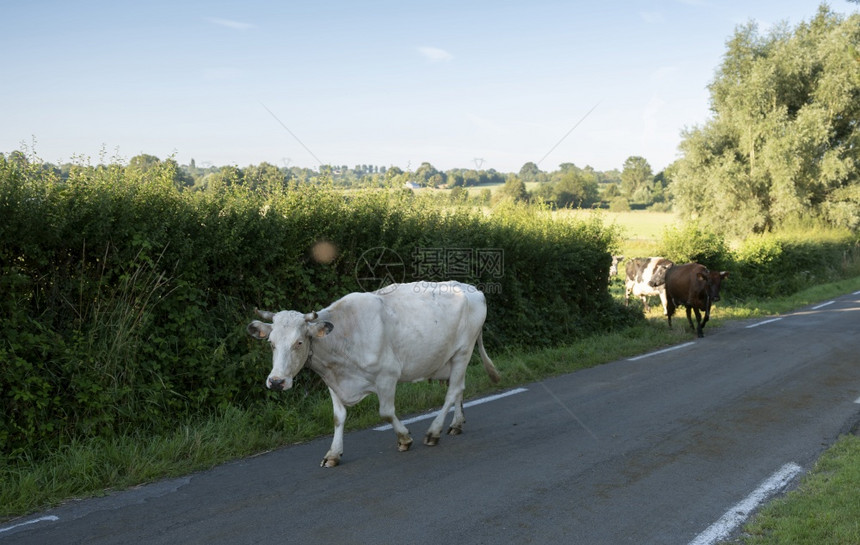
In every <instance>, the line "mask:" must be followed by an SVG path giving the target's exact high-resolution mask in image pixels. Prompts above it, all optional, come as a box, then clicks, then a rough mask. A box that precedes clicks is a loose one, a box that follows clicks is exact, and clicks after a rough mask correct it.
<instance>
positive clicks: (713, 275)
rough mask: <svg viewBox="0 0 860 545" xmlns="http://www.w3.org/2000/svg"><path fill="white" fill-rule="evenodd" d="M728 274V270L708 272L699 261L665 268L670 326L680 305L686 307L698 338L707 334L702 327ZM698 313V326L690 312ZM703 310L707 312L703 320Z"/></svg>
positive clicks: (717, 298) (708, 317)
mask: <svg viewBox="0 0 860 545" xmlns="http://www.w3.org/2000/svg"><path fill="white" fill-rule="evenodd" d="M728 275H729V273H728V272H727V271H721V272H717V271H709V270H708V268H707V267H705V266H704V265H701V264H699V263H685V264H684V265H675V266H674V267H671V268H670V269H668V270H667V271H666V299H667V308H666V311H667V312H666V316H667V317H668V319H669V327H672V316H673V315H674V314H675V308H677V306H678V305H684V306H685V307H687V321H688V322H690V327H691V328H693V329H695V330H696V333H697V334H698V336H699V337H704V336H705V335H704V333H702V329H703V328H704V327H705V324H706V323H708V320H709V319H710V318H711V305H712V304H713V303H715V302H717V301H719V300H720V286H721V284H722V281H723V278H726V277H727V276H728ZM691 311H695V312H696V325H693V318H692V317H691V316H690V312H691ZM701 312H704V313H705V316H704V319H703V318H702V315H701Z"/></svg>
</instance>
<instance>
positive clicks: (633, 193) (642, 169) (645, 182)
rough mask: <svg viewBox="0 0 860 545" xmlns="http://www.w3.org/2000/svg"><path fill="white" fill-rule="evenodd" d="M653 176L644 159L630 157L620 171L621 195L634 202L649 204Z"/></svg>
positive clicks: (649, 166)
mask: <svg viewBox="0 0 860 545" xmlns="http://www.w3.org/2000/svg"><path fill="white" fill-rule="evenodd" d="M653 183H654V174H653V173H652V172H651V165H649V164H648V161H646V160H645V158H644V157H638V156H632V157H628V158H627V160H626V161H624V168H623V169H622V171H621V194H622V195H624V196H625V197H627V198H628V199H631V200H633V201H634V202H641V203H645V204H650V202H651V191H652V185H653Z"/></svg>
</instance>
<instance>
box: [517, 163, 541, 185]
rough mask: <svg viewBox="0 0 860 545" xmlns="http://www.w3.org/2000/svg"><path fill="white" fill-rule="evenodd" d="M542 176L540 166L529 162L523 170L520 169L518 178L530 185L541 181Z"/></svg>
mask: <svg viewBox="0 0 860 545" xmlns="http://www.w3.org/2000/svg"><path fill="white" fill-rule="evenodd" d="M541 174H542V173H541V171H540V169H539V168H538V166H537V165H536V164H535V163H533V162H531V161H529V162H528V163H526V164H524V165H523V166H522V168H520V172H519V174H518V176H519V178H520V180H522V181H523V182H525V183H528V182H538V181H540V180H539V178H540V175H541Z"/></svg>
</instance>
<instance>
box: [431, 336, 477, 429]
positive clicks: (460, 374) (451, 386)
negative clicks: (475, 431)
mask: <svg viewBox="0 0 860 545" xmlns="http://www.w3.org/2000/svg"><path fill="white" fill-rule="evenodd" d="M471 357H472V351H471V350H470V351H469V352H468V354H465V357H464V354H460V355H459V356H454V360H455V361H454V363H453V364H452V365H451V376H450V378H449V380H448V393H447V394H445V403H444V404H443V405H442V409H440V410H439V414H437V415H436V418H434V419H433V422H432V423H431V424H430V427H429V428H427V434H426V435H425V436H424V444H425V445H429V446H434V445H436V444H437V443H438V442H439V437H441V435H442V425H443V424H444V423H445V416H447V414H448V411H449V410H451V407H455V406H456V408H455V414H454V420H453V421H452V422H451V428H454V427H457V428H458V429H459V430H460V432H462V431H463V422H465V421H466V419H465V417H464V415H463V408H462V406H460V405H461V404H462V402H463V390H464V389H465V386H466V366H467V365H468V363H469V358H471ZM458 409H459V421H458V415H457V414H456V412H457V410H458ZM456 433H458V432H454V434H452V435H456Z"/></svg>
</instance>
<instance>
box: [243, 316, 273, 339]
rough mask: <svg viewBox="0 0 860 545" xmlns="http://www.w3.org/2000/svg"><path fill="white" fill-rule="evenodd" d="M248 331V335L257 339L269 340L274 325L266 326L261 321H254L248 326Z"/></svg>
mask: <svg viewBox="0 0 860 545" xmlns="http://www.w3.org/2000/svg"><path fill="white" fill-rule="evenodd" d="M247 331H248V335H250V336H252V337H254V338H255V339H261V340H262V339H267V338H269V333H271V332H272V324H266V323H263V322H261V321H260V320H254V321H253V322H251V323H250V324H248V328H247Z"/></svg>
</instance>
